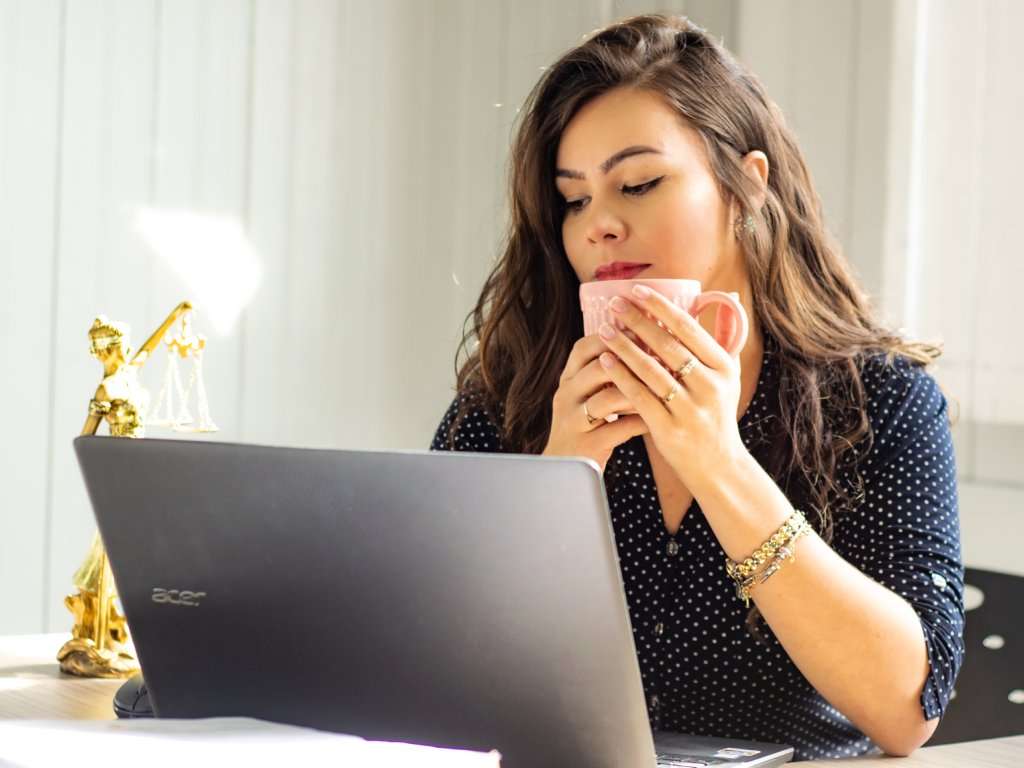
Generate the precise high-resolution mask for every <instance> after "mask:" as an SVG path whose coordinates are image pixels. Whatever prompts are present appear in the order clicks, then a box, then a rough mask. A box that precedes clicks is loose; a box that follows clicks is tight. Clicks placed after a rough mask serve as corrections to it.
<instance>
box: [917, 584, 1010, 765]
mask: <svg viewBox="0 0 1024 768" xmlns="http://www.w3.org/2000/svg"><path fill="white" fill-rule="evenodd" d="M964 581H965V582H966V583H967V585H968V587H974V588H976V589H978V590H980V591H981V594H982V597H983V600H982V603H981V605H979V606H978V607H976V608H970V605H971V594H970V593H971V590H970V589H968V594H967V596H966V597H967V605H968V607H969V610H968V611H967V624H966V626H965V628H964V645H965V646H966V648H967V654H966V656H965V657H964V663H963V666H962V667H961V668H960V676H959V678H957V681H956V687H955V691H956V695H955V696H954V698H953V699H952V700H951V701H950V702H949V706H948V707H947V708H946V713H945V715H944V716H943V718H942V721H941V722H940V723H939V727H938V728H937V729H936V730H935V735H934V736H933V737H932V738H931V739H930V740H929V741H928V745H929V746H932V745H935V744H952V743H954V742H960V741H974V740H976V739H992V738H999V737H1002V736H1016V735H1019V734H1024V577H1021V576H1011V575H1010V574H1007V573H995V572H993V571H984V570H980V569H978V568H968V569H967V572H966V574H965V578H964Z"/></svg>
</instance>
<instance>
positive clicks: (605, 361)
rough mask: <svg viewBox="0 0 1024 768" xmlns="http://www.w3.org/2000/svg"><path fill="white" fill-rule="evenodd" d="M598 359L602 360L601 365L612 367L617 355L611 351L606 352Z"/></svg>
mask: <svg viewBox="0 0 1024 768" xmlns="http://www.w3.org/2000/svg"><path fill="white" fill-rule="evenodd" d="M598 360H600V361H601V365H602V366H604V367H605V368H611V367H612V366H613V365H615V356H614V355H613V354H612V353H611V352H605V353H604V354H603V355H601V357H599V358H598Z"/></svg>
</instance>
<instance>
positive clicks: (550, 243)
mask: <svg viewBox="0 0 1024 768" xmlns="http://www.w3.org/2000/svg"><path fill="white" fill-rule="evenodd" d="M623 87H626V88H634V89H642V90H647V91H650V92H652V93H655V94H657V95H658V96H660V97H661V98H662V99H664V101H665V103H666V104H667V105H668V106H669V107H671V108H673V109H675V110H676V112H678V114H679V116H680V117H681V118H682V119H683V120H684V121H685V122H686V123H687V124H689V125H690V126H691V127H693V128H694V129H696V131H697V132H698V133H699V134H700V136H701V138H702V139H703V143H704V146H705V148H706V151H707V156H708V159H709V164H710V167H711V170H712V172H713V173H714V175H715V177H716V178H717V181H718V185H719V188H720V190H721V192H722V196H723V199H725V200H734V201H735V202H736V203H737V205H738V208H739V210H740V214H741V216H744V217H746V216H747V215H748V214H749V215H750V216H752V217H753V220H754V227H753V229H752V230H751V229H749V228H747V229H743V230H741V241H740V242H741V247H742V249H743V252H744V256H745V258H746V261H747V268H748V269H747V271H748V274H749V276H750V283H751V289H752V299H753V309H754V313H755V314H756V316H757V321H758V322H759V324H760V327H761V329H762V330H763V332H764V333H765V335H766V336H770V337H771V338H772V339H773V341H774V346H775V350H776V354H777V358H778V364H779V372H780V373H779V403H780V412H781V420H780V430H779V434H778V435H777V440H778V442H779V448H780V450H777V451H773V452H772V455H773V456H775V457H776V465H775V466H772V467H769V468H768V469H769V471H770V472H771V474H772V475H773V477H775V479H776V481H778V482H780V484H781V485H782V487H783V488H784V489H786V488H787V487H788V486H789V485H790V481H791V480H792V479H793V478H796V482H797V483H799V484H800V485H801V486H802V487H803V489H804V491H805V494H806V496H807V499H806V501H807V503H808V504H809V506H811V507H813V514H811V515H810V516H809V519H810V520H811V523H812V525H813V526H814V527H815V529H816V530H817V531H818V532H819V534H820V535H821V536H822V537H823V538H824V539H825V540H826V541H831V537H832V524H833V511H834V510H835V509H842V507H843V506H845V505H846V504H848V503H850V502H851V501H853V500H854V499H853V497H856V496H859V493H860V491H859V490H858V488H857V487H856V483H855V484H854V486H853V487H852V488H843V487H840V483H839V482H837V478H838V476H839V474H840V472H839V470H841V469H842V468H843V467H845V466H848V465H850V466H853V465H855V464H856V459H857V457H858V456H859V455H862V454H863V453H864V452H865V451H866V450H867V448H868V447H869V446H870V442H871V434H870V433H871V429H870V424H869V422H868V418H867V412H866V408H865V406H866V395H865V391H864V386H863V383H862V380H861V374H860V367H861V364H862V363H863V362H864V360H865V359H866V358H867V357H868V356H871V355H878V354H880V353H884V354H885V355H886V356H887V359H888V360H889V361H890V362H891V361H892V359H893V358H894V357H895V356H896V355H902V356H903V357H905V358H909V360H910V361H911V362H913V363H916V364H922V365H924V364H928V363H930V362H931V361H933V360H934V359H935V358H937V357H938V356H939V354H940V349H939V348H938V347H937V346H934V345H930V344H924V343H915V342H910V341H906V340H904V339H902V338H901V337H900V336H899V335H898V334H896V333H894V332H892V331H890V330H888V329H886V328H884V327H883V326H882V325H880V324H879V323H878V322H877V321H876V320H875V318H874V317H873V314H872V311H871V309H870V307H869V304H868V300H867V298H866V296H865V295H864V294H863V293H862V291H861V290H860V288H859V287H858V286H857V284H856V282H855V280H854V277H853V275H852V273H851V271H850V269H849V267H848V265H847V263H846V261H845V259H844V257H843V256H842V254H841V251H840V248H839V246H838V244H837V243H836V242H835V240H834V239H833V238H832V236H831V235H830V234H829V232H828V231H827V229H826V227H825V224H824V221H823V218H822V212H821V202H820V200H819V198H818V195H817V193H816V192H815V190H814V187H813V185H812V183H811V177H810V174H809V173H808V170H807V166H806V165H805V163H804V160H803V156H802V155H801V152H800V149H799V148H798V147H797V144H796V140H795V139H794V136H793V134H792V132H791V131H790V130H789V129H788V127H787V126H786V123H785V120H784V118H783V115H782V113H781V111H780V110H779V108H778V107H777V106H776V105H775V103H774V102H772V101H771V100H770V99H769V98H768V96H767V95H766V93H765V91H764V88H763V87H762V85H761V83H760V82H759V81H758V79H757V78H756V77H755V76H754V75H753V74H751V73H750V72H748V71H747V70H746V69H745V68H744V67H743V66H741V65H740V64H739V63H738V62H737V61H736V60H735V59H734V58H733V56H732V55H731V54H730V53H729V52H728V51H727V50H726V49H725V48H724V47H722V46H721V45H720V44H719V43H717V42H716V41H715V40H714V39H713V38H711V37H710V36H709V35H708V34H707V32H706V31H705V30H703V29H701V28H700V27H698V26H696V25H695V24H694V23H693V22H691V21H689V20H688V19H686V18H683V17H666V16H661V15H646V16H636V17H633V18H629V19H626V20H623V21H621V22H618V23H615V24H612V25H610V26H608V27H606V28H605V29H603V30H599V31H597V32H596V33H594V34H593V35H591V36H590V37H589V38H588V39H586V40H585V41H584V42H583V43H581V44H580V45H579V46H577V47H575V48H573V49H572V50H570V51H568V52H567V53H566V54H565V55H564V56H562V58H561V59H559V60H558V61H557V62H556V63H555V64H554V65H553V66H551V67H549V68H548V69H547V71H546V72H545V74H544V76H543V77H542V78H541V80H540V81H539V82H538V83H537V85H536V86H535V87H534V88H533V90H532V91H531V93H530V95H529V97H528V98H527V100H526V102H525V104H524V105H523V107H522V109H521V111H520V118H519V124H518V126H517V131H516V136H515V139H514V143H513V146H512V151H511V156H510V168H509V177H510V197H509V205H510V209H511V210H510V220H509V227H508V232H507V235H506V240H505V244H504V253H503V255H502V256H501V258H500V259H499V260H498V262H497V263H496V265H495V267H494V269H493V270H492V271H491V273H490V275H489V276H488V278H487V280H486V282H485V283H484V286H483V290H482V292H481V295H480V298H479V301H478V302H477V304H476V307H475V308H474V309H473V311H472V312H471V313H470V315H469V316H468V317H467V319H466V324H467V325H468V324H469V323H472V327H471V330H470V331H468V332H467V331H466V327H465V326H464V328H463V331H464V334H463V340H462V344H461V345H460V346H459V351H458V352H457V354H456V373H457V382H458V383H457V388H458V391H459V392H460V393H463V394H470V393H472V394H477V395H479V396H480V397H479V398H474V399H471V398H465V400H464V402H465V403H466V406H465V409H466V410H468V408H469V407H470V403H471V402H475V403H477V404H478V405H479V404H482V405H484V406H485V407H486V408H488V410H489V411H490V413H491V416H492V417H493V418H494V419H495V421H496V423H497V424H498V425H499V426H500V428H501V438H502V447H503V448H504V449H505V450H507V451H513V452H519V453H540V452H541V451H542V450H543V448H544V446H545V445H546V442H547V438H548V432H549V430H550V427H551V400H552V397H553V396H554V393H555V390H556V389H557V386H558V379H559V376H560V375H561V372H562V369H563V367H564V365H565V362H566V359H567V357H568V355H569V352H570V349H571V347H572V345H573V343H574V342H575V341H576V340H577V339H579V338H580V337H581V336H582V335H583V328H582V320H581V314H580V311H579V306H578V291H579V280H578V279H577V277H576V275H575V273H574V272H573V270H572V268H571V266H570V264H569V260H568V258H567V257H566V254H565V251H564V248H563V245H562V236H561V226H562V217H563V215H564V202H563V201H562V199H561V197H560V196H559V195H558V193H557V190H556V187H555V176H554V171H555V156H556V152H557V148H558V144H559V140H560V137H561V135H562V132H563V130H564V129H565V127H566V125H567V124H568V123H569V121H570V120H571V119H572V117H573V116H574V115H575V114H576V113H577V111H578V110H579V109H580V108H581V107H582V106H583V105H584V104H586V103H587V102H589V101H591V100H592V99H594V98H595V97H597V96H600V95H601V94H604V93H606V92H608V91H610V90H612V89H615V88H623ZM752 150H761V151H763V152H764V153H765V154H766V155H767V156H768V162H769V167H770V171H769V179H768V190H767V199H766V201H765V203H764V205H763V206H761V207H760V208H758V207H756V206H755V204H754V202H753V201H754V200H755V199H756V198H755V195H756V194H757V193H758V191H759V190H758V189H757V188H756V186H755V184H754V182H752V181H751V180H750V178H749V177H748V176H747V174H746V173H745V172H744V170H743V167H742V165H741V159H742V158H743V157H744V155H746V154H747V153H748V152H750V151H752ZM463 352H468V357H467V359H466V360H465V362H464V363H463V364H461V365H460V364H459V359H460V357H461V355H462V353H463ZM458 423H459V418H456V419H455V420H454V422H453V426H452V434H454V431H455V430H456V429H457V428H458ZM808 511H811V510H808ZM755 615H756V614H751V624H752V622H753V619H754V617H755Z"/></svg>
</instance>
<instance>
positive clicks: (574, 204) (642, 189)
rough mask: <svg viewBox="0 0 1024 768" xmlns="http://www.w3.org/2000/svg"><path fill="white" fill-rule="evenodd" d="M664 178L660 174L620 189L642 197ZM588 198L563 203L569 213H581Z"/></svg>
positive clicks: (627, 193)
mask: <svg viewBox="0 0 1024 768" xmlns="http://www.w3.org/2000/svg"><path fill="white" fill-rule="evenodd" d="M664 178H665V177H664V176H659V177H658V178H656V179H651V180H650V181H648V182H645V183H643V184H637V185H636V186H635V187H631V186H629V185H627V184H624V185H623V186H622V187H621V188H620V191H621V192H622V194H624V195H631V196H633V197H640V196H641V195H644V194H646V193H648V192H650V191H651V190H652V189H654V188H655V187H656V186H658V184H660V183H661V180H662V179H664ZM587 199H588V198H586V197H581V198H579V199H578V200H566V201H565V202H564V203H563V205H564V206H565V212H566V213H568V214H574V213H579V212H580V211H581V210H583V206H584V205H586V204H587Z"/></svg>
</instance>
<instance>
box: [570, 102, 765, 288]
mask: <svg viewBox="0 0 1024 768" xmlns="http://www.w3.org/2000/svg"><path fill="white" fill-rule="evenodd" d="M624 150H625V152H624ZM556 166H557V167H556V174H557V178H556V184H557V186H558V191H559V193H560V194H561V196H562V197H563V198H564V199H565V201H566V210H565V213H564V219H563V222H562V243H563V245H564V247H565V252H566V254H567V255H568V257H569V262H570V263H571V264H572V267H573V269H574V270H575V272H576V275H577V277H579V279H580V281H581V282H589V281H592V280H595V279H599V276H598V275H597V274H596V273H597V270H598V268H600V267H607V266H608V265H610V264H612V263H613V262H629V263H635V264H647V265H649V266H647V267H646V268H644V269H643V270H642V271H639V272H637V271H632V272H630V271H625V272H614V271H613V272H611V273H606V274H605V275H604V276H606V277H619V278H621V277H634V276H639V277H645V278H659V277H663V278H689V279H692V280H699V281H701V283H702V284H703V286H704V288H705V289H706V290H710V289H717V290H730V291H738V290H741V288H742V287H743V286H745V285H746V282H747V278H746V269H745V265H744V262H743V259H742V254H741V251H740V248H739V246H738V243H737V242H736V239H735V236H734V235H733V216H734V215H735V214H734V213H733V212H732V211H730V207H729V205H728V203H726V201H724V200H723V199H722V197H721V195H720V193H719V190H718V186H717V184H716V181H715V177H714V175H713V174H712V172H711V169H710V167H709V166H708V161H707V158H706V152H705V149H704V146H703V143H702V141H701V139H700V136H699V135H698V133H697V132H696V131H695V130H694V129H693V128H690V127H689V126H687V125H686V124H685V123H684V122H683V121H682V119H681V118H680V117H679V116H678V115H677V114H676V113H675V112H673V111H672V110H671V109H669V108H668V107H667V106H665V104H664V103H663V102H662V101H661V99H659V98H658V97H657V96H656V95H654V94H652V93H649V92H646V91H638V90H629V89H617V90H614V91H610V92H608V93H606V94H603V95H602V96H599V97H598V98H596V99H594V100H593V101H591V102H588V103H587V104H586V105H584V106H583V108H582V109H581V110H580V111H579V112H578V113H577V114H576V115H575V116H574V117H573V119H572V120H571V121H570V122H569V124H568V125H567V126H566V128H565V131H564V132H563V133H562V138H561V141H560V143H559V145H558V155H557V163H556Z"/></svg>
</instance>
